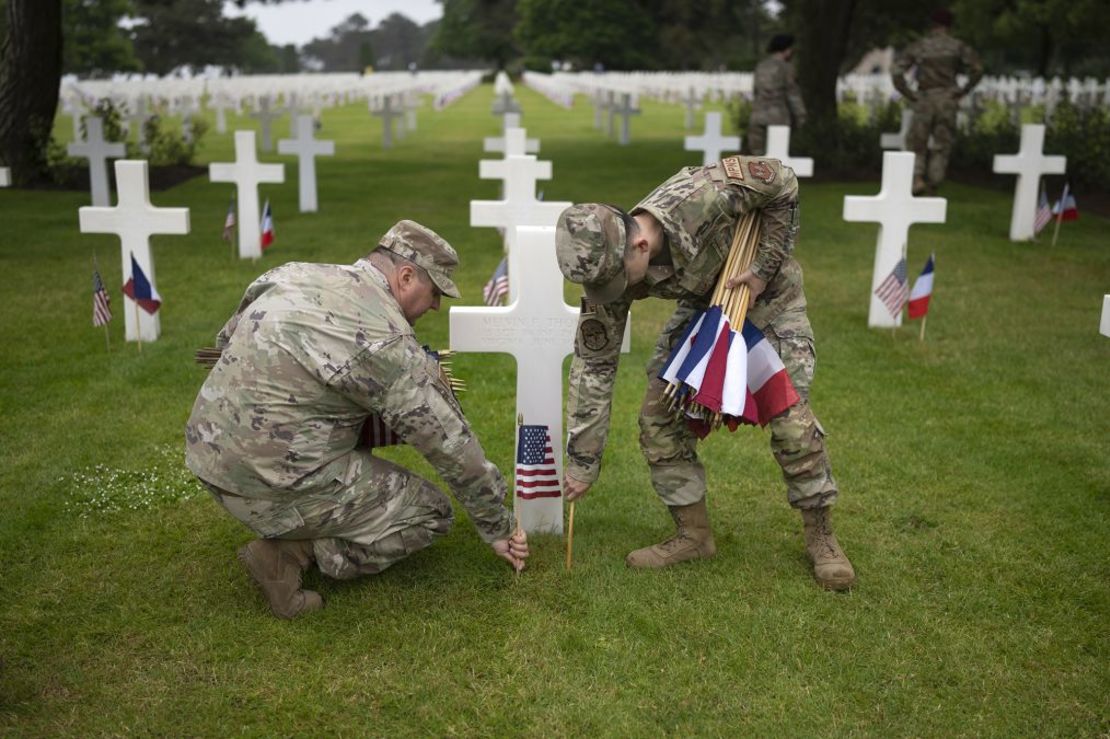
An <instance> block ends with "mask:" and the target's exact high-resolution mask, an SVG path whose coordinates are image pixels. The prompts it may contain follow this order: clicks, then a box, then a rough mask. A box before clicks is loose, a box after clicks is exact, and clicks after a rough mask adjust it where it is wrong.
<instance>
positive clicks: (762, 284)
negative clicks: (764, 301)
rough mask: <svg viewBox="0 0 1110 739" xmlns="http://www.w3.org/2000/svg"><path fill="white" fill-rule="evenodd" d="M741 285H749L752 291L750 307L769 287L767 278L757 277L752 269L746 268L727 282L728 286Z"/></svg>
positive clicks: (726, 285) (750, 293) (749, 297)
mask: <svg viewBox="0 0 1110 739" xmlns="http://www.w3.org/2000/svg"><path fill="white" fill-rule="evenodd" d="M740 285H747V286H748V290H749V291H750V292H749V294H748V307H749V308H750V307H751V306H752V304H753V303H755V299H756V298H758V297H759V296H760V295H762V294H763V291H764V290H766V289H767V280H764V279H761V278H759V277H756V276H755V274H754V273H753V272H752V271H751V270H750V269H746V270H744V271H743V272H741V273H740V274H738V275H736V276H735V277H730V278H729V280H728V282H726V283H725V287H727V288H734V287H739V286H740Z"/></svg>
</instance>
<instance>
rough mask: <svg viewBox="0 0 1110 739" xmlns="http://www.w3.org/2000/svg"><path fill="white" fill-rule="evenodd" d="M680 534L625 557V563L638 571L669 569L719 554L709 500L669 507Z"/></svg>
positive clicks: (703, 499)
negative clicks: (710, 520)
mask: <svg viewBox="0 0 1110 739" xmlns="http://www.w3.org/2000/svg"><path fill="white" fill-rule="evenodd" d="M668 508H670V511H671V518H673V519H674V522H675V526H676V527H677V529H678V531H677V532H676V533H675V535H674V536H672V537H671V538H670V539H667V540H666V541H664V542H662V543H660V544H654V545H652V546H650V547H644V548H643V549H637V550H636V551H634V552H632V553H631V554H629V555H628V556H627V557H626V558H625V560H624V561H625V564H627V565H628V566H629V567H636V568H656V569H657V568H660V567H669V566H670V565H673V564H678V563H679V562H685V561H686V560H688V559H708V558H709V557H712V556H713V555H714V554H716V553H717V545H716V544H715V543H714V542H713V530H712V529H711V528H710V527H709V512H708V511H707V510H706V507H705V498H702V499H701V500H699V501H698V502H697V503H691V504H690V505H681V506H668Z"/></svg>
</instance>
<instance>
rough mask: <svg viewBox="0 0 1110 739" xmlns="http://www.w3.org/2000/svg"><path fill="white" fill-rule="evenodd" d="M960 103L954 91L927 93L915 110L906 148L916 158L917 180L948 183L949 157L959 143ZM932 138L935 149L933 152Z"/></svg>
mask: <svg viewBox="0 0 1110 739" xmlns="http://www.w3.org/2000/svg"><path fill="white" fill-rule="evenodd" d="M958 107H959V100H958V98H957V97H956V95H955V93H954V92H953V91H951V90H939V89H938V90H927V91H925V92H923V93H920V97H919V98H918V99H917V102H916V103H914V106H913V123H912V124H911V125H910V130H909V133H907V134H906V148H907V149H909V150H911V151H913V153H914V154H915V155H916V156H915V157H914V162H913V174H914V177H915V178H918V177H920V178H922V179H924V180H925V181H926V182H928V183H929V184H930V185H932V186H934V187H935V186H937V185H939V184H940V183H941V182H943V181H944V175H945V173H946V172H947V171H948V157H949V156H950V155H951V153H952V144H953V142H954V141H955V140H956V111H957V108H958ZM930 136H932V139H933V148H932V149H930V148H929V137H930Z"/></svg>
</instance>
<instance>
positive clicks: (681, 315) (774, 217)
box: [560, 157, 837, 508]
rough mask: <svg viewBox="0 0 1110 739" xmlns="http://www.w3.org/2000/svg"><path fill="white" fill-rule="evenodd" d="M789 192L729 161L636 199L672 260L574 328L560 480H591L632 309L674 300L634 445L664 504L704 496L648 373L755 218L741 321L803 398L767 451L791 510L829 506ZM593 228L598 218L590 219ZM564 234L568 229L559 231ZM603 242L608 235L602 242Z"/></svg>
mask: <svg viewBox="0 0 1110 739" xmlns="http://www.w3.org/2000/svg"><path fill="white" fill-rule="evenodd" d="M797 196H798V184H797V180H796V179H795V177H794V172H793V170H791V169H790V168H789V167H785V166H783V165H782V164H781V163H780V162H779V161H778V160H777V159H763V158H756V157H728V158H726V159H724V160H722V161H721V162H719V163H717V164H713V165H710V166H707V167H687V168H685V169H683V170H681V171H679V172H678V173H677V174H676V175H674V176H673V177H671V178H670V179H669V180H667V181H666V182H664V183H663V184H662V185H660V186H659V187H658V188H656V189H655V191H654V192H652V193H651V194H650V195H648V197H647V198H645V199H644V200H643V201H641V202H640V204H639V205H637V206H636V207H635V208H634V209H633V210H632V214H633V215H634V214H636V213H637V212H640V211H643V212H647V213H650V214H651V215H653V216H654V217H655V218H656V219H657V220H658V221H659V222H660V224H662V227H663V232H664V235H665V240H666V247H667V249H665V250H664V251H665V252H669V257H670V262H669V263H667V264H652V265H651V266H650V267H649V268H648V272H647V276H646V278H645V279H644V281H643V282H641V283H639V284H637V285H634V286H631V287H627V288H626V289H625V290H624V293H623V295H621V296H620V297H619V298H617V299H616V300H614V301H612V302H610V303H605V304H600V305H593V306H591V309H592V310H591V311H590V312H588V313H583V314H582V315H581V317H580V318H579V322H578V333H577V337H576V339H575V345H574V359H573V361H572V362H571V368H570V391H569V398H568V402H567V432H568V442H567V462H566V471H567V473H568V474H569V475H570V476H571V477H573V478H575V479H578V480H580V481H582V482H587V483H593V482H594V481H595V480H597V478H598V475H599V474H600V470H601V458H602V453H603V451H604V449H605V442H606V438H607V436H608V432H609V414H610V407H611V403H612V395H613V383H614V380H615V379H616V369H617V361H618V359H619V357H620V346H621V339H622V335H623V331H624V325H625V318H626V316H627V315H628V311H629V307H630V305H631V303H632V301H634V300H639V299H642V298H646V297H649V296H650V297H659V298H667V299H671V300H675V301H677V303H678V306H677V309H676V310H675V312H674V315H672V316H671V319H670V320H669V321H668V322H667V324H666V326H665V327H664V329H663V331H662V333H661V334H660V335H659V340H658V341H657V343H656V346H655V351H654V352H653V354H652V357H651V360H650V361H649V362H648V365H647V376H648V387H647V393H646V395H645V396H644V402H643V406H642V408H641V411H640V448H641V450H642V451H643V454H644V457H645V458H646V460H647V463H648V467H649V468H650V471H651V481H652V485H653V487H654V488H655V491H656V492H657V493H658V494H659V497H660V498H662V500H663V502H664V503H665V504H667V505H668V506H672V507H673V506H683V505H688V504H691V503H694V502H697V501H699V500H701V499H702V498H703V497H704V496H705V492H706V484H705V469H704V468H703V467H702V464H701V462H699V461H698V456H697V452H696V442H697V439H696V437H695V436H694V435H693V434H692V433H691V431H690V430H689V428H688V427H687V425H686V422H685V420H684V419H682V418H680V417H678V416H676V415H675V414H674V413H672V412H671V411H669V410H668V409H667V408H666V407H665V402H664V401H663V399H662V392H663V390H664V388H665V384H664V382H663V381H662V380H660V379H658V374H659V371H660V369H661V368H662V366H663V364H664V363H665V361H666V358H667V357H668V356H669V354H670V352H671V349H672V348H673V347H674V345H675V343H676V342H677V341H678V340H679V339H680V338H681V336H682V333H683V331H684V329H685V328H686V326H687V325H688V324H689V322H690V319H691V318H692V317H693V316H694V315H695V314H696V313H697V312H698V311H699V310H703V309H705V308H706V307H707V306H708V303H709V298H710V296H711V294H712V292H713V288H714V287H715V286H716V284H717V280H718V277H719V275H720V272H721V270H722V269H723V268H724V264H725V260H726V258H727V256H728V252H729V249H730V246H731V243H732V237H733V233H734V231H735V229H736V228H737V226H738V224H739V222H740V219H741V218H742V217H743V216H744V214H746V213H748V212H749V211H751V210H754V209H760V210H761V211H762V214H763V216H762V218H763V220H762V228H761V234H760V240H759V247H758V250H757V253H756V257H755V260H754V262H753V263H752V271H753V272H754V273H755V274H756V275H757V276H758V277H760V278H761V279H764V280H767V288H766V290H765V291H764V292H763V294H762V295H760V297H759V299H758V300H757V301H756V303H755V305H754V306H753V308H752V310H751V312H750V313H749V318H750V319H751V321H752V323H754V324H755V325H756V326H757V327H758V328H760V329H761V330H762V331H763V332H764V333H765V334H766V336H767V339H768V340H769V341H770V342H771V343H772V345H773V346H774V347H775V349H776V350H777V351H778V353H779V355H780V356H781V357H782V360H783V362H784V363H785V365H786V368H787V371H788V373H789V374H790V378H791V380H792V381H793V382H794V386H795V387H796V388H797V390H798V394H799V396H800V397H801V400H800V401H799V402H798V403H797V404H795V405H794V406H793V407H792V408H790V409H789V411H787V412H785V413H783V414H781V415H779V416H777V417H776V418H774V419H773V420H772V421H771V424H770V425H771V451H772V452H773V453H774V456H775V459H776V460H777V461H778V463H779V465H780V466H781V467H782V471H783V478H784V479H785V481H786V488H787V497H788V500H789V501H790V504H791V505H793V506H795V507H798V508H816V507H823V506H828V505H831V504H832V503H833V502H834V500H835V499H836V495H837V489H836V483H835V482H834V480H833V477H832V470H831V467H830V464H829V459H828V455H827V453H826V451H825V442H824V437H825V433H824V430H823V429H822V428H821V425H820V424H819V423H818V421H817V418H816V417H815V416H814V415H813V411H812V410H811V409H810V407H809V386H810V383H811V381H812V379H813V368H814V349H813V330H812V328H811V327H810V324H809V318H808V317H807V315H806V299H805V293H804V292H803V289H802V269H801V266H800V265H799V264H798V262H797V261H795V259H794V258H793V257H792V256H791V252H792V251H793V249H794V240H795V235H796V233H797V227H798V210H797V207H798V206H797ZM594 222H595V223H596V220H595V221H594ZM567 225H568V228H569V231H568V233H569V234H570V235H571V236H573V231H574V230H575V228H576V226H577V224H567ZM606 236H607V239H608V241H609V242H610V243H612V242H614V241H615V239H616V238H619V237H614V236H613V235H609V234H607V235H606ZM560 267H561V268H562V270H563V273H564V274H565V275H567V277H569V278H571V279H572V280H574V281H579V282H582V281H584V280H586V279H588V275H590V274H593V270H592V267H591V266H590V265H587V263H586V261H585V257H583V256H581V255H578V256H577V260H564V259H563V257H562V255H561V256H560Z"/></svg>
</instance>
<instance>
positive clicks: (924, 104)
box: [891, 29, 983, 188]
mask: <svg viewBox="0 0 1110 739" xmlns="http://www.w3.org/2000/svg"><path fill="white" fill-rule="evenodd" d="M914 65H916V66H917V75H916V76H917V91H916V92H915V91H914V90H911V89H910V86H909V84H908V83H907V82H906V72H908V71H909V70H910V67H913V66H914ZM961 69H964V70H966V71H967V75H968V80H967V84H966V85H965V86H964V87H963V88H960V86H959V85H958V84H957V83H956V75H957V74H958V73H959V72H960V71H961ZM891 75H893V77H894V86H895V87H896V88H897V89H898V92H900V93H902V95H903V96H904V97H905V98H906V100H908V101H909V102H910V103H911V104H912V105H913V122H912V123H911V124H910V130H909V132H908V133H907V134H906V148H908V149H910V150H911V151H913V153H914V154H916V155H917V156H916V157H915V158H914V165H913V170H914V179H915V181H918V182H922V181H923V182H924V183H925V184H927V185H929V186H931V187H933V188H935V187H936V186H937V185H939V184H940V183H941V182H943V181H944V173H945V172H946V171H947V169H948V157H949V155H950V154H951V153H952V144H953V142H954V141H955V139H956V108H957V107H958V106H959V100H960V98H961V97H963V96H964V95H966V94H967V93H968V92H970V91H971V89H972V88H973V87H975V85H976V84H978V82H979V80H980V78H982V76H983V65H982V64H981V63H980V61H979V55H978V54H976V53H975V51H974V49H972V48H971V47H970V46H968V45H967V44H965V43H964V42H963V41H960V40H959V39H956V38H953V37H952V36H950V35H948V32H947V31H945V30H943V29H935V30H933V31H932V32H931V33H929V34H928V35H926V36H925V37H923V38H921V39H918V40H917V41H915V42H914V43H912V44H910V45H909V46H907V47H906V48H905V49H903V50H902V52H901V53H900V54H898V56H897V57H896V58H895V60H894V66H893V67H892V68H891ZM929 136H932V137H933V145H934V148H933V150H932V152H931V156H930V152H929Z"/></svg>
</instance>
